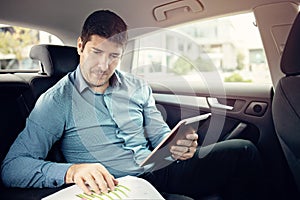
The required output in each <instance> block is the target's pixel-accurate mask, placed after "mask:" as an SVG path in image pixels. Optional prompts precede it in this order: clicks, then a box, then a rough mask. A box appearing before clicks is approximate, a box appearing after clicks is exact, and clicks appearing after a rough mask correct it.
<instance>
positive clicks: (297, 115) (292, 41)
mask: <svg viewBox="0 0 300 200" xmlns="http://www.w3.org/2000/svg"><path fill="white" fill-rule="evenodd" d="M280 67H281V70H282V72H283V73H284V74H285V77H283V78H281V79H280V80H279V82H278V84H277V86H276V88H275V94H274V99H273V105H272V110H273V119H274V125H275V129H276V132H277V135H278V138H279V140H280V144H281V146H282V149H283V152H284V154H285V157H286V160H287V163H288V165H289V168H290V170H291V172H292V175H293V177H294V180H295V183H296V185H297V187H298V192H299V191H300V76H299V75H300V14H298V16H297V18H296V19H295V21H294V24H293V26H292V29H291V31H290V33H289V36H288V39H287V42H286V45H285V48H284V51H283V54H282V58H281V66H280Z"/></svg>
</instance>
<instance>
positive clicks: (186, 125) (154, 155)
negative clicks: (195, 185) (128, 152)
mask: <svg viewBox="0 0 300 200" xmlns="http://www.w3.org/2000/svg"><path fill="white" fill-rule="evenodd" d="M210 116H211V113H207V114H203V115H198V116H195V117H190V118H186V119H183V120H181V121H180V122H178V123H177V124H176V126H175V127H174V128H173V129H172V130H171V132H170V134H169V135H167V136H166V137H165V138H164V139H163V140H162V141H161V142H160V143H159V144H158V145H157V147H156V148H155V149H154V150H153V151H152V152H151V154H150V155H149V156H148V157H147V158H145V160H143V161H142V162H141V163H140V167H144V166H146V165H151V166H149V168H150V167H151V169H153V167H154V168H155V169H159V168H162V167H164V166H166V165H169V164H170V163H172V162H174V159H173V157H172V156H171V155H172V154H171V152H170V148H171V146H173V145H175V143H176V141H177V140H179V139H183V138H185V136H186V134H187V133H190V132H191V131H193V130H194V131H197V130H198V127H199V122H200V121H202V120H205V119H207V118H208V117H210Z"/></svg>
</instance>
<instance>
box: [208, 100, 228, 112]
mask: <svg viewBox="0 0 300 200" xmlns="http://www.w3.org/2000/svg"><path fill="white" fill-rule="evenodd" d="M207 102H208V104H209V105H210V107H212V108H219V109H223V110H233V106H228V105H224V104H221V103H220V102H219V101H218V99H217V98H214V97H207Z"/></svg>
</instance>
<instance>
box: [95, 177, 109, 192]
mask: <svg viewBox="0 0 300 200" xmlns="http://www.w3.org/2000/svg"><path fill="white" fill-rule="evenodd" d="M93 176H94V179H95V182H96V183H97V187H98V191H99V192H96V190H95V192H96V193H97V194H100V193H101V192H104V193H106V192H108V190H107V183H106V182H105V180H104V178H103V176H102V174H101V173H94V174H93Z"/></svg>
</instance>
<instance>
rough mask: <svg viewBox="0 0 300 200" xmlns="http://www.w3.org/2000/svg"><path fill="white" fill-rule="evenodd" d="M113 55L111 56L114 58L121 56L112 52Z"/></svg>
mask: <svg viewBox="0 0 300 200" xmlns="http://www.w3.org/2000/svg"><path fill="white" fill-rule="evenodd" d="M110 56H111V58H113V59H116V58H119V57H120V55H117V54H112V55H110Z"/></svg>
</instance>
